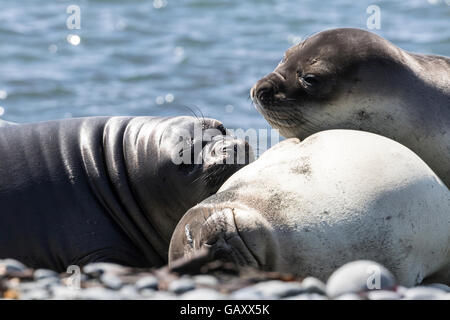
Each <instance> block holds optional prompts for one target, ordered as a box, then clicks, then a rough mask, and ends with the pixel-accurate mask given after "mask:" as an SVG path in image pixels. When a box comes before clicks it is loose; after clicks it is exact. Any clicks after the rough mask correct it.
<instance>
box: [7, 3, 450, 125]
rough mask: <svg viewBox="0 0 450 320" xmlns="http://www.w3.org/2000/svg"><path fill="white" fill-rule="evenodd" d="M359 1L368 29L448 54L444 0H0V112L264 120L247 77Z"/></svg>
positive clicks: (407, 45) (13, 116)
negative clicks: (372, 19)
mask: <svg viewBox="0 0 450 320" xmlns="http://www.w3.org/2000/svg"><path fill="white" fill-rule="evenodd" d="M69 5H77V6H79V7H80V10H81V11H80V18H81V24H80V29H69V28H68V27H67V25H66V20H67V19H68V17H69V16H70V14H68V13H67V12H66V10H67V7H68V6H69ZM370 5H377V6H379V8H380V10H381V20H380V21H381V25H380V27H381V28H380V29H376V30H372V31H373V32H376V33H377V34H379V35H381V36H383V37H385V38H387V39H389V40H390V41H392V42H394V43H395V44H397V45H398V46H400V47H401V48H404V49H406V50H409V51H414V52H420V53H433V54H441V55H447V56H450V0H402V1H400V0H391V1H388V0H386V1H374V0H372V1H365V0H359V1H355V0H333V1H332V0H322V1H312V0H309V1H297V0H296V1H292V0H291V1H289V0H246V1H238V0H155V1H153V0H151V1H144V0H127V1H123V0H110V1H106V0H92V1H88V0H85V1H81V0H79V1H77V0H70V1H62V0H59V1H58V0H40V1H39V0H20V1H17V0H0V106H1V108H0V114H1V115H0V118H2V119H4V120H9V121H16V122H30V121H42V120H48V119H57V118H68V117H79V116H92V115H186V114H191V113H192V112H193V111H194V112H195V113H196V114H203V115H204V116H206V117H213V118H217V119H220V120H221V121H222V122H223V123H224V124H225V126H227V127H229V128H243V129H247V128H269V126H268V124H267V123H266V121H265V120H264V119H263V117H262V116H261V115H259V113H258V112H257V111H256V110H255V108H254V107H253V106H252V104H251V100H250V99H249V90H250V88H251V87H252V85H253V84H254V83H255V82H256V81H257V80H258V79H259V78H261V77H262V76H264V75H265V74H267V73H269V72H270V71H271V70H273V68H274V67H275V66H276V65H277V64H278V62H279V60H280V59H281V57H282V55H283V52H284V51H285V50H286V49H287V48H289V47H290V46H292V45H294V44H295V43H296V42H298V41H300V40H301V39H303V38H305V37H307V36H309V35H311V34H314V33H316V32H319V31H322V30H324V29H329V28H336V27H356V28H362V29H367V23H366V21H367V19H368V17H369V15H370V14H368V13H367V12H366V10H367V8H368V7H369V6H370ZM69 35H75V37H74V36H72V37H70V36H69ZM76 36H78V37H79V39H80V43H79V44H78V45H74V44H76V43H77V42H76V40H77V37H76ZM68 37H69V40H70V41H71V42H72V43H70V42H69V41H68V40H67V39H68ZM74 39H75V41H74Z"/></svg>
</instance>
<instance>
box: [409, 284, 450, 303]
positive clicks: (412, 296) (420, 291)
mask: <svg viewBox="0 0 450 320" xmlns="http://www.w3.org/2000/svg"><path fill="white" fill-rule="evenodd" d="M445 295H446V292H445V291H444V290H440V289H437V288H432V287H424V286H423V287H413V288H409V289H408V290H407V291H406V292H405V294H404V296H403V299H404V300H439V299H442V298H443V297H444V296H445Z"/></svg>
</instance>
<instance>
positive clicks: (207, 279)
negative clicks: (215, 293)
mask: <svg viewBox="0 0 450 320" xmlns="http://www.w3.org/2000/svg"><path fill="white" fill-rule="evenodd" d="M193 279H194V282H195V284H196V285H199V286H205V287H216V286H217V285H218V284H219V280H217V278H216V277H214V276H210V275H207V274H201V275H197V276H194V277H193Z"/></svg>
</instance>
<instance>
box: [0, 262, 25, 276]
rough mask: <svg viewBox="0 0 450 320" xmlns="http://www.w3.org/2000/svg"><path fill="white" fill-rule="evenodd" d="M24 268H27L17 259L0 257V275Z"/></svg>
mask: <svg viewBox="0 0 450 320" xmlns="http://www.w3.org/2000/svg"><path fill="white" fill-rule="evenodd" d="M25 269H27V267H26V266H25V265H24V264H22V263H21V262H19V261H17V260H14V259H0V275H3V274H7V273H9V272H20V271H24V270H25Z"/></svg>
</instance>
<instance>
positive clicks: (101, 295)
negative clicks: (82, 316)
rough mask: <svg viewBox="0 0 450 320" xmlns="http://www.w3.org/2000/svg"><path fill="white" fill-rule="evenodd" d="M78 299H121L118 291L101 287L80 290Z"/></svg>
mask: <svg viewBox="0 0 450 320" xmlns="http://www.w3.org/2000/svg"><path fill="white" fill-rule="evenodd" d="M79 298H80V299H83V300H118V299H120V298H121V297H120V294H119V292H118V291H114V290H111V289H106V288H102V287H92V288H87V289H83V290H81V291H80V294H79Z"/></svg>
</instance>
